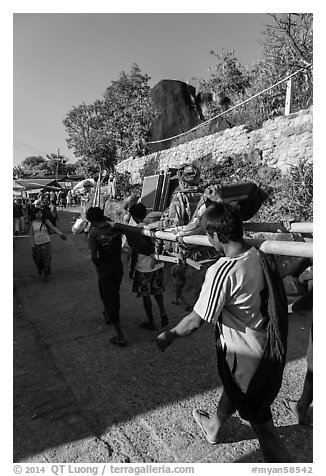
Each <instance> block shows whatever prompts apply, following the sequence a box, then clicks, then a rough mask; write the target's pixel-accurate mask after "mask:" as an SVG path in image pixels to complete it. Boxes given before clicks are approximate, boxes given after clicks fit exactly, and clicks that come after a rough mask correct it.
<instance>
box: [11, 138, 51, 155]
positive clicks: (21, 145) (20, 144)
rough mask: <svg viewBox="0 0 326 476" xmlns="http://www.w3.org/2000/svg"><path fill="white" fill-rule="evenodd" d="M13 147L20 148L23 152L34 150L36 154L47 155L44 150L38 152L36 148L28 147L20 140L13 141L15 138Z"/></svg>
mask: <svg viewBox="0 0 326 476" xmlns="http://www.w3.org/2000/svg"><path fill="white" fill-rule="evenodd" d="M15 142H16V143H17V145H15ZM14 147H15V148H16V149H19V148H20V149H23V150H34V151H36V152H41V153H42V154H45V155H47V154H48V152H45V151H44V150H40V149H38V148H37V147H33V146H31V145H28V144H26V143H25V142H23V141H21V140H19V139H15V138H14Z"/></svg>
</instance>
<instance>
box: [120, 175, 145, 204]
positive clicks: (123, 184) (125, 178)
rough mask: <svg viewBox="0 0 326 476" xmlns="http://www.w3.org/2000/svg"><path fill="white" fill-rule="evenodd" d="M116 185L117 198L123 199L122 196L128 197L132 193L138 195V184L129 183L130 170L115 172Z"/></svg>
mask: <svg viewBox="0 0 326 476" xmlns="http://www.w3.org/2000/svg"><path fill="white" fill-rule="evenodd" d="M116 181H117V182H116V187H117V199H118V200H123V199H124V198H126V197H128V196H129V195H131V194H133V193H138V194H139V196H140V188H141V186H140V185H139V184H132V183H131V173H130V172H127V171H126V172H122V173H117V174H116Z"/></svg>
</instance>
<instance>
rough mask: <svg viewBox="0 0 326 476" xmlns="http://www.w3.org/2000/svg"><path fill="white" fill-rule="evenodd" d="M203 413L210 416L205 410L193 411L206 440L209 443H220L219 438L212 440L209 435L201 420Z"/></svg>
mask: <svg viewBox="0 0 326 476" xmlns="http://www.w3.org/2000/svg"><path fill="white" fill-rule="evenodd" d="M202 415H203V416H207V417H208V414H207V413H206V412H203V411H200V410H193V412H192V416H193V417H194V420H195V422H196V423H197V425H198V426H199V428H200V429H201V431H202V432H203V434H204V436H205V438H206V440H207V441H208V443H210V444H211V445H217V444H218V441H217V440H211V439H210V438H209V437H208V435H207V431H206V430H205V428H204V427H203V424H202V422H201V416H202Z"/></svg>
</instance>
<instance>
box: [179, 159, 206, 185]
mask: <svg viewBox="0 0 326 476" xmlns="http://www.w3.org/2000/svg"><path fill="white" fill-rule="evenodd" d="M177 177H178V179H179V181H180V182H184V183H185V184H187V185H197V184H198V182H199V179H200V171H199V168H198V167H197V166H196V165H194V164H183V165H181V166H180V167H179V169H178V171H177Z"/></svg>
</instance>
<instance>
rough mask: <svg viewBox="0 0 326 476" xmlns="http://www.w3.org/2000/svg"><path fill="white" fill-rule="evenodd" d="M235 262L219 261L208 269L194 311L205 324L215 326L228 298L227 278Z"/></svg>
mask: <svg viewBox="0 0 326 476" xmlns="http://www.w3.org/2000/svg"><path fill="white" fill-rule="evenodd" d="M235 264H236V263H235V261H233V260H232V261H229V260H227V261H226V260H223V259H220V260H219V261H218V262H217V263H216V264H215V265H213V266H211V267H210V268H208V270H207V273H206V277H205V281H204V283H203V286H202V289H201V292H200V295H199V298H198V300H197V302H196V304H195V306H194V311H195V312H197V314H198V315H199V316H200V317H201V318H202V319H203V320H204V321H206V322H211V323H213V324H216V322H217V320H218V317H219V315H220V313H221V311H222V309H223V306H224V304H225V302H226V300H227V298H228V288H229V286H228V283H229V282H230V281H229V279H228V277H229V275H230V271H231V270H232V268H233V267H234V266H235Z"/></svg>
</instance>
